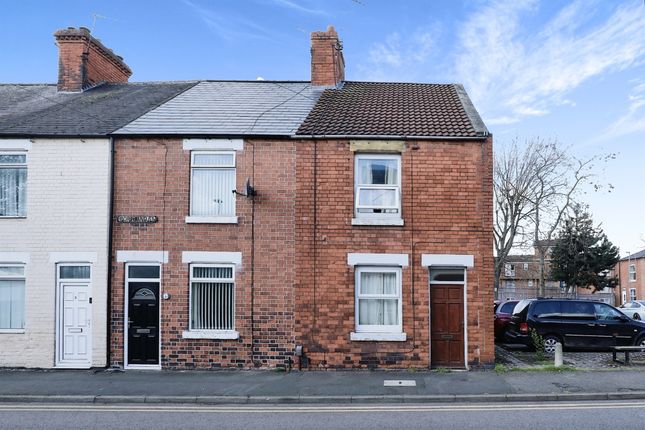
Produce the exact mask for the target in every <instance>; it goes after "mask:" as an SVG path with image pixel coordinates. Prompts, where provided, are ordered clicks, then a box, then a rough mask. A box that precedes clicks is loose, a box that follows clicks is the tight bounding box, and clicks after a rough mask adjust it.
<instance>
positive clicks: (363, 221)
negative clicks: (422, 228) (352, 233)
mask: <svg viewBox="0 0 645 430" xmlns="http://www.w3.org/2000/svg"><path fill="white" fill-rule="evenodd" d="M352 225H395V226H402V225H403V218H352Z"/></svg>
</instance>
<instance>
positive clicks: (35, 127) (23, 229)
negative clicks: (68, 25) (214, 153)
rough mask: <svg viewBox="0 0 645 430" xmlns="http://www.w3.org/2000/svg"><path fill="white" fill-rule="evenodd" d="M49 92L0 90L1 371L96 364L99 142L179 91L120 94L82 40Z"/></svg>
mask: <svg viewBox="0 0 645 430" xmlns="http://www.w3.org/2000/svg"><path fill="white" fill-rule="evenodd" d="M55 39H56V43H57V45H58V48H59V69H58V82H57V83H52V84H41V85H40V84H39V85H22V84H1V85H0V366H12V367H43V368H48V367H72V368H87V367H94V366H105V365H107V348H108V337H107V328H108V312H107V304H108V303H107V298H108V256H109V252H108V249H109V243H110V239H109V229H110V210H111V208H110V200H111V199H110V190H111V177H112V176H111V171H112V154H113V146H112V143H111V139H110V137H109V136H108V135H109V133H111V132H113V131H114V130H116V129H118V128H120V127H122V126H123V125H125V124H127V123H128V122H130V121H132V120H133V119H135V118H137V117H139V116H140V115H142V114H143V113H145V112H147V111H148V110H150V109H151V108H153V107H155V106H157V105H158V104H160V103H162V102H164V101H165V100H167V99H169V98H171V97H172V96H174V95H176V94H178V93H179V92H181V91H182V90H183V89H185V88H187V86H188V85H187V84H185V83H169V84H163V83H161V84H158V83H150V84H146V83H128V82H127V81H128V77H129V76H130V74H131V72H130V69H129V68H128V67H127V66H126V65H125V63H123V61H122V59H121V58H120V57H118V56H117V55H116V54H114V53H113V52H112V51H111V50H109V49H108V48H106V47H105V46H104V45H103V44H102V43H101V42H100V41H98V40H96V39H94V38H92V37H91V36H90V34H89V31H87V30H86V29H65V30H60V31H58V32H56V34H55Z"/></svg>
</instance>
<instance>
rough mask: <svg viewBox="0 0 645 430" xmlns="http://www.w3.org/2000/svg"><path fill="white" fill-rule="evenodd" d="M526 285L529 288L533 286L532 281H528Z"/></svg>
mask: <svg viewBox="0 0 645 430" xmlns="http://www.w3.org/2000/svg"><path fill="white" fill-rule="evenodd" d="M528 285H529V287H532V286H533V279H529V282H528Z"/></svg>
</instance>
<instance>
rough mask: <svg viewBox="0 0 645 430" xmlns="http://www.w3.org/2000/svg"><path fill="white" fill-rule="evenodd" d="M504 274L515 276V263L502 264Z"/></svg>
mask: <svg viewBox="0 0 645 430" xmlns="http://www.w3.org/2000/svg"><path fill="white" fill-rule="evenodd" d="M504 275H505V276H515V264H511V263H506V264H504Z"/></svg>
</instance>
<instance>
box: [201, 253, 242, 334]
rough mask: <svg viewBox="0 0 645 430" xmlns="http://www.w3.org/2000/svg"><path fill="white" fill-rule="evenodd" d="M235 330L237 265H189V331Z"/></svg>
mask: <svg viewBox="0 0 645 430" xmlns="http://www.w3.org/2000/svg"><path fill="white" fill-rule="evenodd" d="M234 329H235V266H234V265H218V264H193V265H191V266H190V330H207V331H208V330H210V331H215V330H225V331H226V330H229V331H230V330H234Z"/></svg>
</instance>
